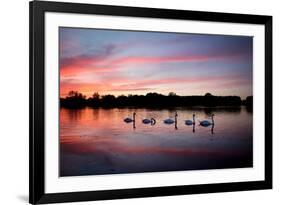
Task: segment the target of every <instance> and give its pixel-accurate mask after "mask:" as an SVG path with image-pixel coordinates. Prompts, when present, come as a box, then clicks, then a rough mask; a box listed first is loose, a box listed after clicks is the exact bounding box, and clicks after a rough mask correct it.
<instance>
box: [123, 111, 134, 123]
mask: <svg viewBox="0 0 281 205" xmlns="http://www.w3.org/2000/svg"><path fill="white" fill-rule="evenodd" d="M135 120H136V113H135V112H134V113H133V119H132V118H130V117H126V118H125V119H124V122H126V123H130V122H135Z"/></svg>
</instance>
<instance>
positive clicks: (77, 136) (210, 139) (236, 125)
mask: <svg viewBox="0 0 281 205" xmlns="http://www.w3.org/2000/svg"><path fill="white" fill-rule="evenodd" d="M176 111H177V113H178V129H177V130H175V128H174V126H173V125H166V124H164V123H163V120H164V119H166V118H169V117H171V118H172V117H173V116H174V114H175V112H176ZM133 112H136V113H137V116H136V129H133V126H132V123H130V124H127V123H124V122H123V119H124V118H125V117H127V116H132V113H133ZM211 112H212V113H215V126H214V132H213V133H212V132H211V127H202V126H198V123H197V122H198V121H197V120H198V119H200V120H202V119H208V117H209V114H210V110H206V109H201V108H196V109H191V110H187V109H177V110H167V109H163V110H151V109H117V108H115V109H91V108H86V109H81V110H70V109H61V110H60V145H61V153H60V156H61V165H60V167H61V170H62V175H83V174H103V173H104V174H106V173H130V172H142V171H155V170H156V171H165V170H188V169H201V168H204V169H205V168H208V167H209V168H214V167H215V168H217V167H219V168H227V167H232V166H233V167H235V166H237V167H241V166H252V113H248V112H247V111H246V110H245V109H241V110H240V109H238V110H232V111H231V110H224V109H215V110H211ZM193 113H195V114H196V123H197V124H196V125H195V128H194V129H195V130H194V132H193V129H192V126H186V125H185V124H184V120H186V119H191V118H192V114H193ZM151 117H153V118H155V119H156V120H157V122H156V125H154V126H151V125H149V124H147V125H145V124H143V123H142V119H144V118H151ZM74 156H75V157H74ZM86 159H87V160H86ZM212 160H213V161H212ZM70 161H71V163H70ZM136 161H137V162H138V163H140V164H141V165H142V166H140V164H138V165H136V163H135V162H136ZM194 161H198V162H197V164H196V163H195V162H194ZM230 161H233V165H232V164H231V163H230ZM199 162H200V163H199ZM240 162H241V163H240ZM198 163H199V164H198ZM73 164H76V165H77V166H76V168H75V169H74V168H73V166H72V165H73ZM241 164H242V165H241ZM77 167H78V168H79V169H78V168H77ZM112 170H114V171H112Z"/></svg>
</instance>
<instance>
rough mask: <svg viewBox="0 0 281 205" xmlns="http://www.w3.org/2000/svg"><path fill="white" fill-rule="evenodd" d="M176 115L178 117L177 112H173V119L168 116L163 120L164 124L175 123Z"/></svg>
mask: <svg viewBox="0 0 281 205" xmlns="http://www.w3.org/2000/svg"><path fill="white" fill-rule="evenodd" d="M177 117H178V113H176V114H175V120H173V119H171V118H168V119H166V120H164V123H165V124H173V123H177Z"/></svg>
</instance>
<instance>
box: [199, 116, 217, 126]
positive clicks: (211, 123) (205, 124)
mask: <svg viewBox="0 0 281 205" xmlns="http://www.w3.org/2000/svg"><path fill="white" fill-rule="evenodd" d="M214 116H215V115H214V114H212V122H210V121H208V120H203V121H199V124H200V125H201V126H203V127H208V126H210V125H214V124H215V122H214Z"/></svg>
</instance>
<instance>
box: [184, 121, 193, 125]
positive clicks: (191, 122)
mask: <svg viewBox="0 0 281 205" xmlns="http://www.w3.org/2000/svg"><path fill="white" fill-rule="evenodd" d="M185 124H186V125H192V124H193V121H192V120H186V121H185Z"/></svg>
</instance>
